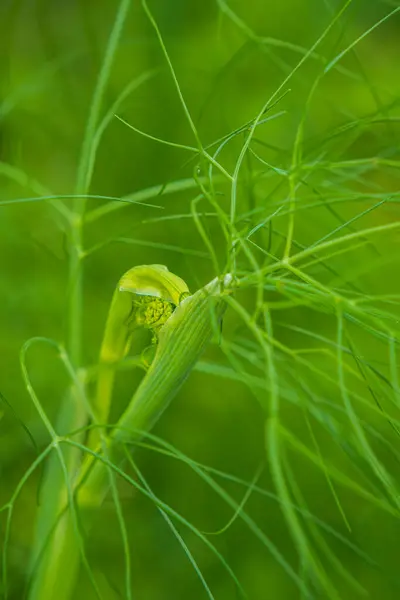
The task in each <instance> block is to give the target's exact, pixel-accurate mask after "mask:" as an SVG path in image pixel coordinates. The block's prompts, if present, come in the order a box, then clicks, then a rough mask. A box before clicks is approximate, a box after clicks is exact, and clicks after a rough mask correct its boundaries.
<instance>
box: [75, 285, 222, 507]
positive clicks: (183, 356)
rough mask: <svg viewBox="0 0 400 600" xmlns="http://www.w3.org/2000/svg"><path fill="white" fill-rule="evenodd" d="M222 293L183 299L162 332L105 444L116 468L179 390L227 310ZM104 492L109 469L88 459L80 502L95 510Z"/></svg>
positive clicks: (211, 290)
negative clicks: (126, 446)
mask: <svg viewBox="0 0 400 600" xmlns="http://www.w3.org/2000/svg"><path fill="white" fill-rule="evenodd" d="M229 283H230V278H229ZM225 293H226V291H225V290H224V289H223V287H222V286H221V283H220V282H219V281H217V280H214V281H212V282H211V283H210V284H209V285H208V286H206V287H205V288H202V289H200V290H199V291H198V292H196V293H195V294H194V295H193V296H190V297H189V298H187V299H186V300H184V301H183V302H182V303H181V304H180V305H179V306H178V307H177V309H176V310H175V312H174V313H173V315H172V316H171V317H170V318H169V319H168V321H167V322H166V324H165V325H164V327H163V328H162V329H161V332H160V334H159V344H158V347H157V352H156V356H155V358H154V361H153V363H152V365H151V367H150V369H149V370H148V372H147V374H146V376H145V377H144V379H143V380H142V382H141V384H140V385H139V387H138V389H137V390H136V392H135V394H134V396H133V398H132V400H131V402H130V403H129V405H128V407H127V409H126V411H125V412H124V413H123V415H122V416H121V418H120V419H119V421H118V423H117V425H116V426H115V428H114V429H113V431H112V433H111V434H110V436H109V438H108V440H107V441H106V445H107V457H108V458H109V459H111V460H112V461H113V462H114V463H117V464H121V461H123V457H124V450H123V444H124V443H134V442H135V441H136V440H138V439H139V438H140V436H141V434H142V433H143V432H145V431H148V430H149V429H150V428H151V427H152V426H153V424H154V423H155V421H156V420H157V419H158V418H159V417H160V415H161V414H162V413H163V412H164V410H165V409H166V408H167V407H168V405H169V403H170V401H171V399H172V398H173V397H174V396H175V395H176V394H177V392H178V391H179V389H180V387H181V386H182V384H183V383H184V381H185V379H186V378H187V377H188V375H189V373H190V372H191V370H192V368H193V367H194V365H195V363H196V362H197V360H198V359H199V357H200V355H201V354H202V352H203V351H204V349H205V347H206V346H207V344H208V343H209V341H210V339H211V337H212V335H213V333H214V332H215V329H216V326H217V323H218V321H219V320H220V319H221V317H222V315H223V313H224V311H225V308H226V303H225V301H224V294H225ZM98 451H99V452H100V447H99V449H98ZM107 489H108V478H107V468H106V467H105V466H104V463H102V462H101V461H96V460H95V459H94V458H93V456H89V457H88V458H87V460H86V461H85V464H84V465H83V467H82V471H81V479H80V490H79V494H78V498H79V503H80V504H82V505H84V506H88V505H89V506H97V505H98V504H99V502H101V501H102V499H103V498H104V496H105V493H106V492H107Z"/></svg>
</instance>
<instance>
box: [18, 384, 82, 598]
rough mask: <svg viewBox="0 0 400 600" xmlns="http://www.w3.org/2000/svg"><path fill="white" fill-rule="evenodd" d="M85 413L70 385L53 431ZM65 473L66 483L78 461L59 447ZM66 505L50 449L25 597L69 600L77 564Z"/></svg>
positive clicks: (72, 451) (72, 425) (77, 423)
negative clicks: (28, 587) (27, 592)
mask: <svg viewBox="0 0 400 600" xmlns="http://www.w3.org/2000/svg"><path fill="white" fill-rule="evenodd" d="M86 420H87V413H86V410H85V408H84V405H83V403H82V401H81V397H80V395H79V394H77V391H76V388H75V387H73V388H72V389H71V391H70V393H69V394H68V395H67V397H66V398H65V399H64V401H63V403H62V407H61V410H60V414H59V418H58V421H57V431H58V432H59V433H60V435H62V434H67V433H69V432H70V431H73V430H74V429H78V428H80V427H82V425H84V424H85V423H86ZM59 449H60V451H62V455H63V457H64V461H65V465H66V468H67V471H68V473H70V474H71V476H70V479H69V485H70V486H71V488H72V487H73V484H74V482H73V476H72V474H74V473H76V470H77V468H78V466H79V464H80V461H81V453H80V451H79V450H77V449H76V448H74V447H72V446H71V447H70V446H65V445H64V446H62V447H61V446H60V448H59ZM66 507H68V498H67V489H66V482H65V475H64V472H63V470H62V468H61V464H60V459H59V456H58V454H57V453H56V452H55V451H54V450H53V453H52V455H51V456H50V458H49V460H48V463H47V465H46V472H45V476H44V480H43V484H42V488H41V494H40V505H39V513H38V518H37V522H36V535H35V543H34V547H33V552H32V556H31V569H30V573H31V582H30V591H29V600H53V599H54V598H57V600H69V598H71V596H72V592H73V588H74V585H75V581H76V575H77V571H78V567H79V553H77V552H76V547H77V542H76V533H75V531H74V528H73V525H72V520H71V512H70V510H69V509H68V510H65V509H66Z"/></svg>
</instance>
